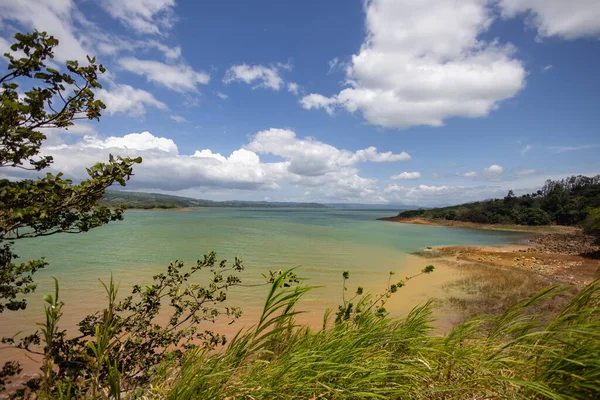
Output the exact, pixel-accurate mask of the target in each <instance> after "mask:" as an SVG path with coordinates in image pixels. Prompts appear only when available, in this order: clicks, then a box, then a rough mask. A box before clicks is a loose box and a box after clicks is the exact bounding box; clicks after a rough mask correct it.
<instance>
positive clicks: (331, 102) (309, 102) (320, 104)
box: [300, 93, 337, 115]
mask: <svg viewBox="0 0 600 400" xmlns="http://www.w3.org/2000/svg"><path fill="white" fill-rule="evenodd" d="M300 105H302V108H304V109H305V110H311V109H313V108H314V109H318V108H323V109H324V110H325V111H326V112H327V114H329V115H333V111H334V109H335V107H336V105H337V101H336V100H335V99H332V98H329V97H325V96H323V95H322V94H317V93H311V94H309V95H307V96H304V97H303V98H301V99H300Z"/></svg>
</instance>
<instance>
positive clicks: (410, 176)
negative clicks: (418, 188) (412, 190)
mask: <svg viewBox="0 0 600 400" xmlns="http://www.w3.org/2000/svg"><path fill="white" fill-rule="evenodd" d="M390 179H392V180H414V179H421V173H419V172H402V173H401V174H398V175H392V176H390Z"/></svg>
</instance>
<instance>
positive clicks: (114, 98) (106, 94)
mask: <svg viewBox="0 0 600 400" xmlns="http://www.w3.org/2000/svg"><path fill="white" fill-rule="evenodd" d="M97 97H98V99H100V100H102V101H103V102H104V104H106V110H105V111H106V113H108V114H109V115H112V114H116V113H123V114H127V115H129V116H132V117H140V116H142V115H144V114H145V113H146V106H150V107H155V108H158V109H159V110H167V109H168V107H167V105H166V104H165V103H163V102H162V101H159V100H157V99H156V98H155V97H154V95H152V94H151V93H149V92H146V91H145V90H142V89H136V88H133V87H131V86H129V85H115V86H113V87H112V88H111V89H100V90H99V91H98V92H97Z"/></svg>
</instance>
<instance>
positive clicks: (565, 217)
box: [398, 175, 600, 225]
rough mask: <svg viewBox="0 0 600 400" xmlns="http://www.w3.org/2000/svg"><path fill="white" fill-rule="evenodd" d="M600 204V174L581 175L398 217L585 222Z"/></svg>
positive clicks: (518, 222) (507, 222)
mask: <svg viewBox="0 0 600 400" xmlns="http://www.w3.org/2000/svg"><path fill="white" fill-rule="evenodd" d="M598 207H600V175H596V176H594V177H587V176H581V175H578V176H571V177H568V178H565V179H562V180H560V181H552V180H548V181H546V183H545V184H544V186H543V187H542V188H541V189H540V190H538V191H537V192H535V193H531V194H526V195H524V196H515V195H514V193H513V191H512V190H511V191H509V192H508V194H507V195H506V197H504V198H503V199H492V200H486V201H478V202H474V203H467V204H461V205H457V206H450V207H441V208H432V209H428V210H423V209H421V210H411V211H404V212H401V213H400V214H398V217H401V218H406V219H410V218H424V219H431V220H454V221H465V222H475V223H484V224H519V225H550V224H558V225H581V224H582V223H583V222H584V221H585V220H586V218H587V217H588V215H590V214H591V211H592V210H594V209H596V208H598Z"/></svg>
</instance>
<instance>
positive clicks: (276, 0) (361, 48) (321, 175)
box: [0, 0, 600, 206]
mask: <svg viewBox="0 0 600 400" xmlns="http://www.w3.org/2000/svg"><path fill="white" fill-rule="evenodd" d="M34 29H37V30H40V31H46V32H48V33H49V34H51V35H53V36H55V37H56V38H57V39H58V40H59V41H60V44H59V46H58V47H57V48H56V54H55V58H54V60H52V63H51V64H52V65H51V66H53V67H57V68H61V65H62V66H63V67H62V69H63V70H64V62H65V61H67V60H81V61H85V59H86V55H91V56H96V59H97V61H98V62H99V63H102V64H103V65H104V66H105V67H106V68H107V73H106V74H104V75H103V76H101V78H100V82H101V83H102V86H103V87H102V89H100V90H98V91H97V92H96V96H97V98H99V99H101V100H102V101H103V102H104V103H105V104H106V109H105V110H104V112H103V115H102V118H101V120H100V122H96V121H93V122H88V121H85V122H78V123H77V124H76V125H75V126H72V127H71V128H69V129H68V130H66V131H65V130H47V131H45V132H44V133H45V134H46V135H47V137H48V139H47V141H46V143H45V145H44V147H43V154H51V155H53V157H54V160H55V162H54V164H53V166H52V168H51V171H53V172H57V171H63V172H64V173H65V175H67V176H68V177H70V178H73V179H74V180H80V179H84V178H85V177H86V170H85V168H86V167H88V166H91V165H93V164H94V163H96V162H102V161H107V160H108V155H109V154H114V155H122V156H138V155H140V156H142V158H143V160H144V161H143V163H142V164H141V165H139V166H136V168H135V176H134V177H133V178H132V180H131V181H130V182H129V183H128V185H127V189H128V190H137V191H147V192H160V193H168V194H175V195H183V196H190V197H195V198H204V199H212V200H231V199H239V200H270V201H317V202H352V203H381V204H386V203H387V204H404V205H416V206H434V205H445V204H454V203H460V202H467V201H474V200H482V199H487V198H493V197H503V196H504V195H505V194H506V193H507V191H508V190H509V189H513V190H514V191H515V193H517V194H522V193H527V192H532V191H534V190H537V188H539V187H540V186H541V185H542V184H543V182H544V181H545V180H546V179H559V178H562V177H566V176H569V175H576V174H583V175H595V174H598V173H600V157H598V154H599V151H600V129H599V126H600V78H599V75H598V71H600V1H598V0H570V1H565V0H461V1H456V0H419V1H414V0H367V1H360V0H327V1H323V0H303V1H281V0H255V1H247V0H237V1H234V0H220V1H192V0H127V1H123V0H0V53H2V54H3V53H4V52H6V51H8V50H9V46H10V44H11V43H13V41H14V40H13V39H12V37H13V35H14V34H15V33H16V32H28V31H32V30H34ZM6 67H7V64H6V61H5V60H2V61H0V71H4V70H6ZM23 85H24V86H23V88H25V87H26V85H27V83H25V82H24V83H23ZM44 172H45V171H44ZM3 173H4V174H5V175H6V174H7V172H5V171H3ZM38 174H39V173H38ZM8 176H9V177H13V178H14V177H19V176H20V175H14V173H13V175H10V174H9V175H8Z"/></svg>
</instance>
